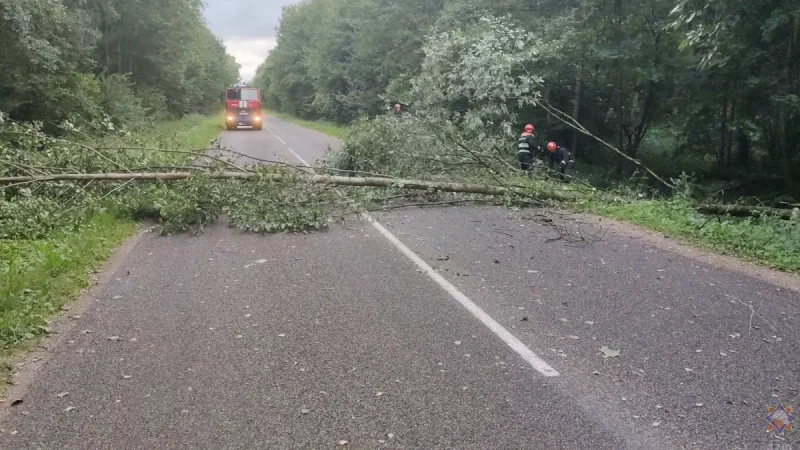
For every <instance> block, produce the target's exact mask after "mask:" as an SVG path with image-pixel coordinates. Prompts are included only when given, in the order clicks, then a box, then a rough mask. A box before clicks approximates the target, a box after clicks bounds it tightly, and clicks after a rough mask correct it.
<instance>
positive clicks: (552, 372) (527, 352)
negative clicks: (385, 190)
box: [269, 130, 559, 377]
mask: <svg viewBox="0 0 800 450" xmlns="http://www.w3.org/2000/svg"><path fill="white" fill-rule="evenodd" d="M269 131H270V133H272V134H273V135H274V136H275V137H276V138H278V140H279V141H281V142H283V140H282V139H281V138H280V137H278V135H277V134H275V132H273V131H272V130H269ZM283 143H284V144H286V143H285V142H283ZM289 151H290V152H292V154H293V155H294V156H295V158H297V159H298V160H300V162H301V163H303V164H304V165H305V166H306V167H311V165H310V164H308V163H307V162H306V161H305V160H304V159H303V158H301V157H300V155H298V154H297V153H295V151H294V150H292V149H291V148H289ZM363 217H364V219H365V220H366V221H368V222H369V223H371V224H372V226H373V227H375V229H376V230H378V232H379V233H380V234H381V235H382V236H383V237H385V238H386V239H387V240H388V241H389V242H391V243H392V245H394V246H395V247H396V248H397V249H398V250H400V252H402V253H403V254H404V255H405V256H406V257H408V259H410V260H411V261H412V262H414V264H416V265H417V267H419V268H420V270H422V272H424V273H425V274H427V275H428V276H429V277H430V278H431V279H432V280H433V281H434V282H436V284H438V285H439V286H440V287H441V288H442V289H444V290H445V292H447V293H448V294H450V296H451V297H453V299H455V300H456V301H457V302H458V303H459V304H461V306H463V307H464V308H465V309H466V310H467V311H469V312H470V313H471V314H472V315H473V316H474V317H475V318H476V319H478V320H479V321H480V322H481V323H482V324H484V325H485V326H486V328H488V329H489V330H491V331H492V332H493V333H494V334H496V335H497V337H499V338H500V339H501V340H502V341H503V342H505V343H506V345H508V346H509V347H510V348H511V350H514V351H515V352H516V353H517V354H518V355H519V356H520V357H521V358H522V359H524V360H525V362H527V363H528V364H530V365H531V367H533V368H534V369H535V370H536V371H537V372H539V373H540V374H542V375H544V376H546V377H557V376H558V375H559V373H558V371H556V369H554V368H553V367H551V366H550V365H549V364H547V363H546V362H545V361H544V360H543V359H542V358H540V357H539V355H537V354H536V353H534V352H533V350H531V349H530V348H528V346H527V345H525V344H523V343H522V341H520V340H519V339H517V338H516V336H514V335H513V334H511V332H509V331H508V330H507V329H505V327H503V326H502V325H500V323H499V322H497V321H496V320H494V319H493V318H492V316H490V315H489V314H487V313H486V311H484V310H483V309H481V307H480V306H478V305H476V304H475V302H473V301H472V300H470V299H469V297H467V296H466V295H464V293H462V292H461V291H459V290H458V288H457V287H455V286H453V284H452V283H450V282H449V281H447V279H445V278H444V277H443V276H441V275H440V274H439V273H438V272H436V271H435V270H433V267H431V266H430V265H429V264H428V263H426V262H425V260H423V259H422V258H420V257H419V255H417V254H416V253H414V251H413V250H411V249H410V248H408V247H407V246H406V245H405V244H403V243H402V242H400V240H399V239H397V237H395V236H394V235H393V234H392V233H391V232H390V231H389V230H387V229H386V227H384V226H383V225H381V224H380V223H379V222H378V221H377V220H375V219H374V218H373V217H372V216H370V215H369V214H368V213H364V214H363Z"/></svg>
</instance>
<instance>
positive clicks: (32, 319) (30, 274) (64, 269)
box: [0, 114, 224, 394]
mask: <svg viewBox="0 0 800 450" xmlns="http://www.w3.org/2000/svg"><path fill="white" fill-rule="evenodd" d="M223 129H224V125H223V121H222V116H221V114H220V115H213V116H199V115H193V116H187V117H185V118H183V119H181V120H177V121H170V122H162V123H159V124H156V125H153V126H151V127H149V128H146V129H142V130H140V131H137V132H136V133H134V135H133V136H131V141H133V142H136V144H137V145H142V146H153V147H156V146H158V147H164V146H166V145H168V144H171V145H173V146H174V145H175V144H179V145H180V147H181V148H183V149H194V150H201V149H204V148H207V147H208V145H209V142H211V140H213V139H214V138H215V137H216V136H217V135H219V133H220V132H221V131H222V130H223ZM184 159H185V158H184ZM178 162H180V161H178V160H176V159H175V157H174V155H173V156H171V155H169V154H167V155H166V156H165V161H164V163H165V164H173V163H178ZM136 228H137V223H136V221H135V220H134V219H133V218H131V217H126V216H123V215H120V214H117V213H114V212H111V210H107V211H106V212H101V213H99V214H97V215H95V216H94V217H92V218H91V219H89V220H88V221H87V222H86V223H84V224H83V225H82V226H80V227H78V228H77V229H60V230H56V231H54V232H53V233H51V234H50V235H49V236H47V237H46V238H44V239H40V240H0V394H2V392H3V391H4V389H5V385H6V383H7V382H8V379H9V376H10V375H11V373H12V370H13V369H14V368H13V367H12V366H11V363H10V361H11V358H12V357H13V355H14V354H16V353H18V352H20V351H24V350H25V349H27V348H30V346H31V345H33V344H34V343H35V342H36V340H37V339H38V338H39V337H41V336H44V335H47V333H48V332H49V328H48V324H49V321H48V319H49V318H51V317H52V316H53V315H55V314H57V313H58V312H59V311H60V309H61V308H62V307H63V306H64V305H66V304H68V303H69V302H70V301H72V300H74V299H75V298H76V297H77V296H78V295H79V294H80V292H81V290H82V289H84V288H85V287H87V286H88V284H89V281H90V278H91V274H92V271H93V270H94V269H96V268H98V267H99V266H100V265H102V264H103V263H104V262H105V261H106V260H107V258H108V257H109V255H110V254H111V252H112V251H113V249H115V248H116V247H117V246H119V244H120V243H121V242H122V241H123V240H125V239H126V238H128V237H130V236H131V235H132V234H133V233H134V232H135V230H136Z"/></svg>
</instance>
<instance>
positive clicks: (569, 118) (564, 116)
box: [539, 101, 675, 189]
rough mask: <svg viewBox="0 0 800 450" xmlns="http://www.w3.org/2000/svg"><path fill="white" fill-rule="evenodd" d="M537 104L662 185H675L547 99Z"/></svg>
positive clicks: (671, 186)
mask: <svg viewBox="0 0 800 450" xmlns="http://www.w3.org/2000/svg"><path fill="white" fill-rule="evenodd" d="M539 106H541V107H542V109H544V110H545V111H546V112H547V113H549V114H551V115H552V116H554V117H555V118H556V119H558V120H560V121H561V122H563V123H565V124H566V125H568V126H569V127H571V128H573V129H574V130H576V131H578V132H580V133H582V134H584V135H586V136H588V137H590V138H592V139H594V140H596V141H597V142H599V143H601V144H603V145H604V146H606V147H608V148H609V149H610V150H611V151H613V152H614V153H616V154H618V155H619V156H621V157H622V158H623V159H625V160H627V161H629V162H631V163H633V164H634V165H636V167H639V168H640V169H642V170H644V171H645V172H647V173H648V174H649V175H650V176H651V177H653V178H654V179H655V180H657V181H658V182H659V183H661V184H663V185H664V186H666V187H668V188H670V189H674V188H675V186H673V185H672V184H671V183H668V182H667V181H666V180H664V179H663V178H661V177H660V176H658V174H657V173H655V172H653V171H652V170H650V168H649V167H647V166H645V165H644V164H642V162H641V161H639V160H638V159H635V158H631V157H630V156H628V155H626V154H625V153H624V152H623V151H622V150H620V149H618V148H616V147H614V146H613V145H611V144H609V143H608V142H606V141H604V140H603V139H601V138H599V137H597V136H595V135H594V134H592V133H591V132H589V130H587V129H586V128H584V126H583V125H581V124H580V123H579V122H578V121H577V120H576V119H575V118H573V117H572V116H570V115H569V114H567V113H565V112H564V111H561V110H560V109H558V108H556V107H554V106H552V105H551V104H550V103H549V102H547V101H545V102H544V103H540V104H539Z"/></svg>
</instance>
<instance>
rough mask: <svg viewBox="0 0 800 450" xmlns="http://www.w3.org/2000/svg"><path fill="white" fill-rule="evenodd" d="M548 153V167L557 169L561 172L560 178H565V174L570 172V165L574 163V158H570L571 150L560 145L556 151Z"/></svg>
mask: <svg viewBox="0 0 800 450" xmlns="http://www.w3.org/2000/svg"><path fill="white" fill-rule="evenodd" d="M548 153H549V155H550V167H551V168H552V169H553V170H555V171H557V172H561V179H562V180H563V179H564V178H565V175H570V176H571V174H572V167H573V166H574V165H575V160H573V159H572V152H571V151H570V150H569V149H568V148H566V147H562V146H560V145H559V146H558V148H557V149H556V151H554V152H548Z"/></svg>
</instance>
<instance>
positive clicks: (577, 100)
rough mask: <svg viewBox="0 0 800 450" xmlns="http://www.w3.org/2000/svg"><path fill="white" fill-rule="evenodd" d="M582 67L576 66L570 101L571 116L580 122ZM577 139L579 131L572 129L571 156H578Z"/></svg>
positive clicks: (578, 138)
mask: <svg viewBox="0 0 800 450" xmlns="http://www.w3.org/2000/svg"><path fill="white" fill-rule="evenodd" d="M582 72H583V67H582V66H580V65H579V66H578V70H577V72H576V74H575V96H574V97H573V98H574V99H573V103H572V118H573V119H575V120H577V121H579V122H580V114H581V90H582V89H583V74H582ZM548 117H550V116H549V115H548ZM579 140H580V133H578V130H572V157H573V158H577V157H578V148H579V145H578V144H579Z"/></svg>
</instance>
